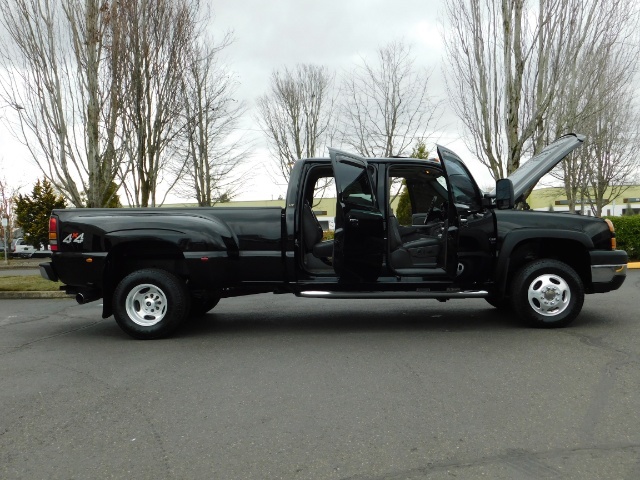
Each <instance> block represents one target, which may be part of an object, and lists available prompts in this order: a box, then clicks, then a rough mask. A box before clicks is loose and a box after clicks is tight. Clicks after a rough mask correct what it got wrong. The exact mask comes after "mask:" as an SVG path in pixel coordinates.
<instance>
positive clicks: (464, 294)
mask: <svg viewBox="0 0 640 480" xmlns="http://www.w3.org/2000/svg"><path fill="white" fill-rule="evenodd" d="M296 295H297V296H298V297H305V298H332V299H347V298H365V299H367V298H369V299H373V298H380V299H396V298H397V299H400V298H440V299H449V298H484V297H488V296H489V292H487V291H485V290H465V291H461V292H460V291H458V292H442V291H437V292H431V291H429V290H419V291H413V292H334V291H323V290H305V291H302V292H299V293H297V294H296Z"/></svg>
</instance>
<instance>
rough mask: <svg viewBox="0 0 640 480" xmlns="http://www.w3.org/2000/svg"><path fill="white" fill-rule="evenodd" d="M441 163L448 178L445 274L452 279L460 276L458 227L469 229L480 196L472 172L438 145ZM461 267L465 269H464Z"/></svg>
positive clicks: (452, 153)
mask: <svg viewBox="0 0 640 480" xmlns="http://www.w3.org/2000/svg"><path fill="white" fill-rule="evenodd" d="M437 150H438V157H440V163H441V164H442V168H443V169H444V172H445V175H446V176H447V186H448V190H449V203H450V206H449V209H448V214H447V220H446V227H445V230H446V266H445V270H446V271H447V274H449V275H450V276H452V277H454V276H455V275H456V274H460V273H462V271H460V270H458V267H459V266H461V265H462V264H461V263H460V259H459V258H458V245H459V241H460V234H461V231H460V228H461V226H462V228H464V229H468V228H469V226H468V222H469V220H470V219H472V216H473V215H474V214H477V213H478V212H480V211H481V210H482V195H481V193H480V189H479V188H478V186H477V185H476V182H475V181H474V180H473V177H472V176H471V173H470V172H469V170H468V169H467V167H466V165H465V164H464V163H463V162H462V160H461V159H460V157H458V155H456V154H455V153H454V152H452V151H451V150H449V149H448V148H445V147H443V146H441V145H438V146H437ZM463 268H464V267H463Z"/></svg>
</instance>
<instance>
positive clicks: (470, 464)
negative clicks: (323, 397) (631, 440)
mask: <svg viewBox="0 0 640 480" xmlns="http://www.w3.org/2000/svg"><path fill="white" fill-rule="evenodd" d="M603 452H605V453H610V452H631V453H633V454H635V455H638V454H640V444H622V443H613V444H605V445H588V446H581V447H574V448H559V449H554V450H548V451H542V452H530V451H526V450H507V451H506V452H504V453H502V454H499V455H494V456H487V457H480V458H476V459H466V460H465V459H455V458H454V459H451V460H450V461H443V462H429V463H427V464H426V465H425V466H423V467H416V468H412V469H408V470H403V471H395V472H386V473H383V474H379V475H375V476H371V475H366V474H357V475H354V476H350V477H343V478H341V479H340V480H365V479H366V480H422V479H424V478H426V477H428V476H429V475H431V474H437V473H440V472H450V473H451V474H453V475H455V473H456V471H457V470H463V469H468V468H475V467H483V466H490V465H505V466H507V467H509V468H511V469H512V470H515V472H514V477H513V478H522V479H532V480H533V479H536V480H537V479H539V478H562V477H563V475H564V474H563V473H562V472H561V471H560V470H559V469H557V468H555V467H553V466H551V465H550V463H551V462H552V461H555V460H557V459H559V458H563V459H566V458H567V457H570V456H571V455H577V454H591V455H596V454H598V453H603ZM638 466H639V467H640V464H638ZM636 478H637V477H636ZM629 480H630V479H629Z"/></svg>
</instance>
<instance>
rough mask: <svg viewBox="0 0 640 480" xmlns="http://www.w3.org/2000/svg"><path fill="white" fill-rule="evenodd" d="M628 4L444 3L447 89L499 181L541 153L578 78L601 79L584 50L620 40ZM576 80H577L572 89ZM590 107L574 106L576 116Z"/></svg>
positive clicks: (610, 0)
mask: <svg viewBox="0 0 640 480" xmlns="http://www.w3.org/2000/svg"><path fill="white" fill-rule="evenodd" d="M630 6H631V2H630V0H606V1H605V0H588V1H584V0H538V1H537V2H529V1H527V0H503V1H501V2H495V1H493V0H470V1H469V0H447V14H448V19H449V21H450V23H451V28H450V29H449V32H448V35H447V36H446V39H445V44H446V48H447V53H448V60H449V64H450V67H449V68H447V86H448V90H449V94H450V97H451V98H452V102H453V106H454V108H455V110H456V112H457V114H458V116H459V117H460V118H461V120H462V122H463V123H464V125H465V127H466V129H467V130H468V132H469V134H470V141H471V145H470V146H469V147H470V149H471V150H472V151H474V152H475V153H476V155H477V157H478V158H479V159H480V161H481V162H483V163H484V164H485V165H486V166H487V167H488V168H489V170H490V172H491V174H492V175H493V176H494V178H496V179H497V178H501V177H504V176H506V175H508V174H509V173H511V172H513V171H514V170H515V169H516V168H518V166H519V165H520V160H521V158H522V156H523V152H525V151H526V150H528V151H529V153H531V152H535V151H537V150H538V149H539V148H540V147H541V146H542V145H543V144H544V143H545V141H546V140H547V138H548V136H549V132H551V131H557V130H558V127H560V126H567V124H566V122H565V123H564V124H563V123H562V122H559V123H557V124H555V125H553V124H552V122H551V121H550V119H551V118H553V116H554V109H555V108H557V106H558V102H559V100H560V101H561V100H562V96H563V95H566V94H567V92H568V89H570V88H573V89H574V90H576V86H577V84H575V81H576V79H577V78H579V76H582V78H585V79H587V80H586V81H587V82H588V81H589V80H588V79H589V78H591V79H593V78H596V79H597V78H598V77H599V76H600V75H601V74H602V73H603V71H602V68H603V67H602V65H601V64H590V63H588V62H586V61H585V60H586V59H587V58H589V55H587V53H588V52H589V51H590V50H593V49H594V48H596V47H597V46H598V45H600V44H602V43H610V42H612V41H615V39H613V37H612V36H611V32H615V31H618V30H619V28H620V25H619V22H620V17H619V15H618V14H617V13H616V12H624V11H625V9H627V8H628V7H630ZM571 82H574V83H573V84H571ZM584 107H585V105H578V104H576V105H572V106H570V108H568V109H567V110H566V111H567V112H574V113H575V112H577V111H579V110H580V109H582V108H584Z"/></svg>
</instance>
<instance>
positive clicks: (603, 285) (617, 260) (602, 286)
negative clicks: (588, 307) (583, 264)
mask: <svg viewBox="0 0 640 480" xmlns="http://www.w3.org/2000/svg"><path fill="white" fill-rule="evenodd" d="M590 255H591V283H592V292H593V293H604V292H610V291H611V290H617V289H618V288H620V286H621V285H622V284H623V283H624V280H625V278H627V262H628V261H629V257H628V256H627V252H625V251H624V250H613V251H611V252H591V253H590Z"/></svg>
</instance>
